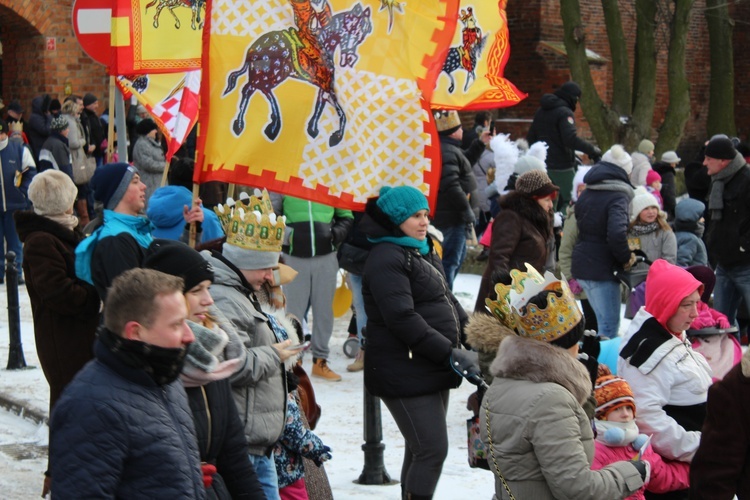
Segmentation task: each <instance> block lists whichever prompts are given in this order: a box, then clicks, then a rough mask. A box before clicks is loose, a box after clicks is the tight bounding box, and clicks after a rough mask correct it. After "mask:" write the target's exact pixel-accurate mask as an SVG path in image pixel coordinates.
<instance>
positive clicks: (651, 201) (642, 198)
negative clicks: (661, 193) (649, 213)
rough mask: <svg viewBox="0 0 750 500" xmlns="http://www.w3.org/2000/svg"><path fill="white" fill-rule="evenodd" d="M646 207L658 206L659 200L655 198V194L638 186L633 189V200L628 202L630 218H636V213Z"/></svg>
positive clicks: (632, 219)
mask: <svg viewBox="0 0 750 500" xmlns="http://www.w3.org/2000/svg"><path fill="white" fill-rule="evenodd" d="M648 207H656V208H659V200H657V199H656V196H654V195H653V194H651V193H649V192H648V191H646V188H644V187H643V186H640V187H638V188H637V189H636V190H635V196H634V197H633V201H631V202H630V220H631V221H634V220H636V219H637V218H638V215H639V214H640V213H641V212H642V211H643V210H644V209H645V208H648Z"/></svg>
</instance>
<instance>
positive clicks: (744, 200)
mask: <svg viewBox="0 0 750 500" xmlns="http://www.w3.org/2000/svg"><path fill="white" fill-rule="evenodd" d="M735 162H736V163H742V164H744V167H742V168H741V169H740V170H739V171H738V172H737V173H736V174H734V175H733V176H732V177H731V178H729V179H727V180H726V181H724V197H723V198H724V210H723V213H722V218H721V220H712V219H711V209H710V207H709V209H708V210H706V213H707V214H708V217H707V221H706V227H707V231H706V248H707V249H708V259H709V261H711V263H712V264H714V265H716V264H718V265H721V267H723V268H725V269H726V268H731V267H733V266H741V265H747V264H750V196H748V192H750V167H748V165H747V163H745V159H744V158H743V157H742V155H741V154H740V153H737V156H736V157H735V159H734V160H732V164H734V163H735ZM709 196H710V195H709ZM740 247H742V249H740Z"/></svg>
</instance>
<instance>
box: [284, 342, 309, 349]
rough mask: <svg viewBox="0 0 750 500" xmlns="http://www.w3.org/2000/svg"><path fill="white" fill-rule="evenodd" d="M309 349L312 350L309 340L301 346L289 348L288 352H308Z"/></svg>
mask: <svg viewBox="0 0 750 500" xmlns="http://www.w3.org/2000/svg"><path fill="white" fill-rule="evenodd" d="M309 348H310V341H309V340H308V341H307V342H302V343H301V344H297V345H290V346H289V347H287V350H289V351H297V350H302V351H306V350H308V349H309Z"/></svg>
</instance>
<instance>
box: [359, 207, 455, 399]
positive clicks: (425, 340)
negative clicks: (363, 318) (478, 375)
mask: <svg viewBox="0 0 750 500" xmlns="http://www.w3.org/2000/svg"><path fill="white" fill-rule="evenodd" d="M361 226H362V230H363V231H364V232H365V233H366V234H368V236H370V237H381V236H388V235H390V236H403V233H401V232H400V230H399V229H398V228H397V227H395V226H394V225H393V224H392V223H391V222H390V221H389V220H388V219H387V217H386V216H385V215H384V214H383V213H382V212H381V211H380V210H379V209H378V208H377V206H376V205H375V203H374V202H373V201H371V202H369V203H368V205H367V210H366V214H365V216H364V218H363V219H362V222H361ZM362 295H363V297H364V302H365V310H366V311H367V356H365V387H367V390H368V391H370V393H372V394H373V395H375V396H380V397H391V398H402V397H414V396H421V395H425V394H431V393H435V392H438V391H442V390H445V389H451V388H455V387H458V386H459V385H460V384H461V377H459V376H458V375H457V374H456V373H455V372H453V370H452V369H451V368H450V366H449V361H448V359H449V356H450V354H451V350H452V349H453V348H454V347H457V346H458V345H459V343H460V342H462V339H463V333H462V332H463V328H464V325H465V324H466V321H467V319H468V318H467V315H466V313H465V312H464V310H463V308H462V307H461V305H460V304H459V303H458V301H457V300H456V298H455V297H454V296H453V294H452V293H451V291H450V290H449V289H448V287H447V285H446V282H445V275H444V272H443V267H442V265H441V263H440V259H439V258H438V256H437V254H435V252H434V251H433V250H431V251H430V253H429V254H427V255H424V256H423V255H421V254H420V253H419V252H418V251H417V250H415V249H408V248H405V247H402V246H399V245H396V244H394V243H389V242H381V243H378V244H376V245H375V246H374V247H373V249H372V250H371V251H370V255H369V257H368V259H367V263H366V264H365V272H364V277H363V282H362Z"/></svg>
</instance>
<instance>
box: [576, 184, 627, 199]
mask: <svg viewBox="0 0 750 500" xmlns="http://www.w3.org/2000/svg"><path fill="white" fill-rule="evenodd" d="M586 189H591V190H593V191H618V192H620V193H625V194H626V195H627V197H628V200H632V199H633V197H635V193H634V192H633V186H631V185H630V184H628V183H627V182H624V181H618V180H615V179H609V180H606V181H602V182H597V183H596V184H586Z"/></svg>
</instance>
